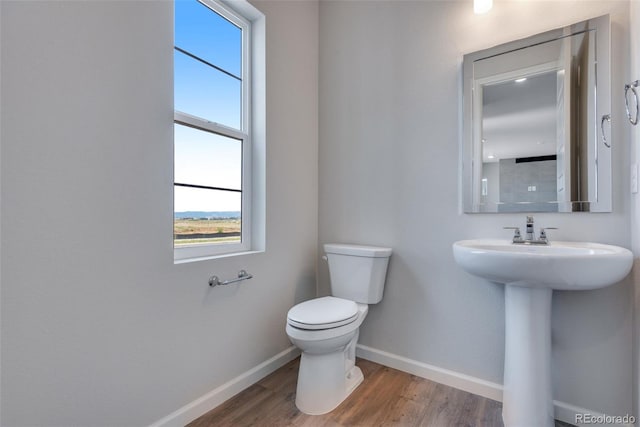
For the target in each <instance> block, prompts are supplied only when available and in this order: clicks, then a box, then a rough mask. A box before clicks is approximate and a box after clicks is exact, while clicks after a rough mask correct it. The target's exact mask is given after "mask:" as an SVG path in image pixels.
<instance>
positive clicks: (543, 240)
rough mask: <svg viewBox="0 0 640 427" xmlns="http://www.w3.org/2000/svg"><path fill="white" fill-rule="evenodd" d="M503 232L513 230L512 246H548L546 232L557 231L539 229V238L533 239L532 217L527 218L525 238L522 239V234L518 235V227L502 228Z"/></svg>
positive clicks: (550, 228) (547, 228) (552, 228)
mask: <svg viewBox="0 0 640 427" xmlns="http://www.w3.org/2000/svg"><path fill="white" fill-rule="evenodd" d="M504 228H505V230H514V232H513V240H512V242H513V243H514V244H521V245H548V244H549V238H548V237H547V232H546V230H557V228H556V227H545V228H541V229H540V236H539V237H538V238H537V239H536V238H535V231H534V228H533V216H527V228H526V230H527V232H526V235H525V238H524V239H523V238H522V234H520V228H519V227H504Z"/></svg>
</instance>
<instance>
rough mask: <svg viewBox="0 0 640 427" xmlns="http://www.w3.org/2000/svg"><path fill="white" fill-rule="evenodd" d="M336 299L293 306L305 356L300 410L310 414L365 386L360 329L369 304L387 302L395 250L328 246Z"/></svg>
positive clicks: (295, 338) (290, 321)
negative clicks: (358, 358)
mask: <svg viewBox="0 0 640 427" xmlns="http://www.w3.org/2000/svg"><path fill="white" fill-rule="evenodd" d="M324 248H325V252H326V253H327V258H328V262H329V272H330V277H331V291H332V292H331V293H332V296H326V297H322V298H315V299H312V300H309V301H305V302H302V303H300V304H298V305H296V306H294V307H292V308H291V309H290V310H289V312H288V314H287V325H286V332H287V335H288V336H289V339H290V340H291V342H292V343H293V344H294V345H295V346H296V347H298V348H299V349H300V350H301V351H302V355H301V358H300V368H299V372H298V385H297V389H296V406H297V407H298V409H299V410H300V411H302V412H304V413H306V414H310V415H321V414H325V413H327V412H330V411H332V410H333V409H335V408H336V407H337V406H338V405H339V404H340V403H342V401H344V400H345V399H346V398H347V397H348V396H349V395H350V394H351V392H352V391H353V390H354V389H355V388H356V387H357V386H358V385H359V384H360V383H362V381H363V379H364V376H363V375H362V371H361V370H360V368H358V367H357V366H356V365H355V360H356V344H357V343H358V336H359V328H360V325H361V324H362V322H363V321H364V319H365V317H366V316H367V313H368V310H369V306H368V304H376V303H378V302H379V301H380V300H381V299H382V292H383V287H384V282H385V277H386V271H387V264H388V260H389V257H390V255H391V249H389V248H380V247H371V246H358V245H341V244H327V245H325V246H324Z"/></svg>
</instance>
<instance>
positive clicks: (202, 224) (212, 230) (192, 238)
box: [173, 211, 242, 246]
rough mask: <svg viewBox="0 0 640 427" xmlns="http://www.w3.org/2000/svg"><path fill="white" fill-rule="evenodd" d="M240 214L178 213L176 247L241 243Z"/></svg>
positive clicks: (175, 226)
mask: <svg viewBox="0 0 640 427" xmlns="http://www.w3.org/2000/svg"><path fill="white" fill-rule="evenodd" d="M241 231H242V220H241V216H240V212H235V211H230V212H176V213H175V216H174V221H173V243H174V246H184V245H193V244H211V243H235V242H240V241H241Z"/></svg>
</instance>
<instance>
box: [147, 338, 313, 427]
mask: <svg viewBox="0 0 640 427" xmlns="http://www.w3.org/2000/svg"><path fill="white" fill-rule="evenodd" d="M299 355H300V350H298V349H297V348H296V347H294V346H291V347H289V348H287V349H286V350H284V351H282V352H280V353H278V354H276V355H275V356H273V357H272V358H271V359H269V360H266V361H264V362H262V363H261V364H259V365H258V366H255V367H253V368H251V369H250V370H248V371H247V372H245V373H243V374H242V375H239V376H237V377H235V378H233V379H232V380H230V381H228V382H226V383H225V384H222V385H221V386H220V387H217V388H216V389H214V390H211V391H210V392H209V393H207V394H205V395H204V396H202V397H200V398H198V399H196V400H194V401H193V402H191V403H188V404H186V405H185V406H183V407H182V408H180V409H178V410H177V411H174V412H173V413H171V414H169V415H167V416H166V417H164V418H162V419H160V420H158V421H156V422H155V423H153V424H151V426H150V427H184V426H185V425H187V424H188V423H190V422H191V421H193V420H195V419H196V418H198V417H201V416H202V415H204V414H206V413H207V412H209V411H210V410H212V409H213V408H215V407H216V406H218V405H221V404H222V403H224V402H225V401H226V400H228V399H230V398H231V397H233V396H235V395H236V394H238V393H240V392H241V391H242V390H244V389H245V388H247V387H249V386H251V385H253V384H255V383H257V382H258V381H260V380H261V379H262V378H264V377H266V376H267V375H269V374H270V373H272V372H273V371H275V370H276V369H278V368H280V367H281V366H284V365H285V364H287V363H288V362H290V361H291V360H293V359H295V358H296V357H298V356H299Z"/></svg>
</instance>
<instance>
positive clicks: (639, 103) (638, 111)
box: [624, 80, 640, 126]
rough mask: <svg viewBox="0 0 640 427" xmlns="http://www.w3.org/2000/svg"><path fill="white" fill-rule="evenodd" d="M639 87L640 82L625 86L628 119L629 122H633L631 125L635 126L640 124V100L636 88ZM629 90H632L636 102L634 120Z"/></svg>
mask: <svg viewBox="0 0 640 427" xmlns="http://www.w3.org/2000/svg"><path fill="white" fill-rule="evenodd" d="M638 86H640V80H636V81H634V82H631V83H627V84H625V85H624V105H625V107H626V109H627V118H628V119H629V122H631V124H632V125H634V126H635V125H637V124H638V116H640V100H638V92H637V91H636V88H637V87H638ZM629 90H631V93H632V94H633V99H634V100H635V102H636V115H635V118H633V116H632V115H631V111H630V110H629Z"/></svg>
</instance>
